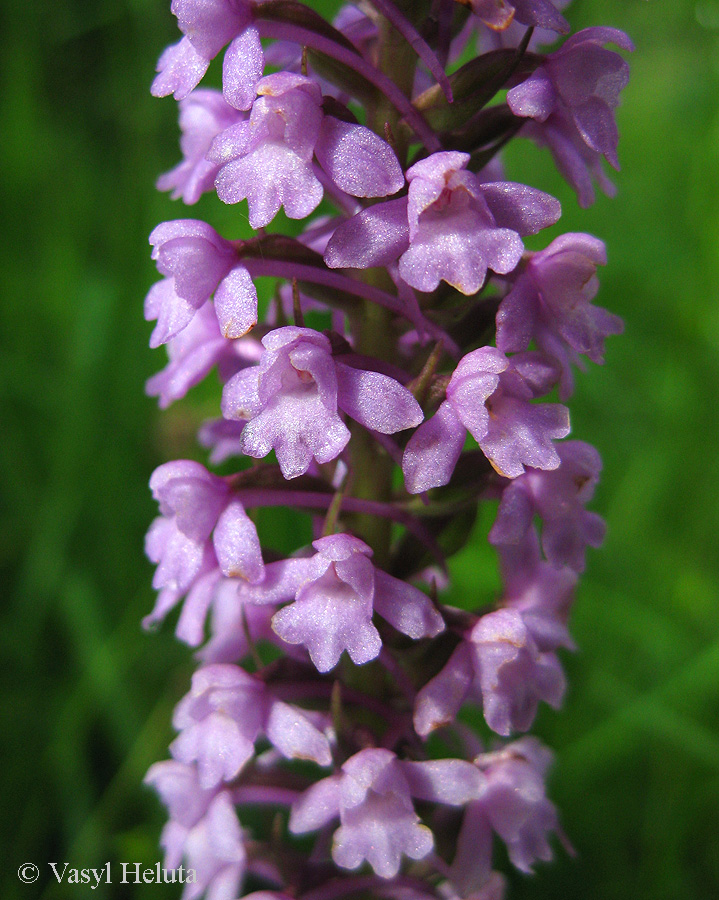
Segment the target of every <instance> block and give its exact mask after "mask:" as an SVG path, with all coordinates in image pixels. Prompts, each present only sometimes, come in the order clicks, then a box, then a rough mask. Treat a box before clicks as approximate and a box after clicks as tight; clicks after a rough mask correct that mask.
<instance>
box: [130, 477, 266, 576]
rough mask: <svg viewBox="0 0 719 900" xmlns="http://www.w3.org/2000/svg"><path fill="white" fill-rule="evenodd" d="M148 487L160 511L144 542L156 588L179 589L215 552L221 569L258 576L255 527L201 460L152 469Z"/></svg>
mask: <svg viewBox="0 0 719 900" xmlns="http://www.w3.org/2000/svg"><path fill="white" fill-rule="evenodd" d="M150 488H151V490H152V495H153V497H154V498H155V500H157V502H158V503H159V506H160V513H161V516H160V517H159V518H157V519H155V521H154V522H153V524H152V525H151V527H150V531H149V532H148V535H147V544H146V549H147V554H148V556H149V557H150V559H151V560H152V561H153V562H155V563H157V570H156V571H155V577H154V579H153V582H152V583H153V587H154V588H155V589H157V590H160V589H168V590H169V591H171V592H178V594H181V593H184V592H185V591H187V590H188V588H189V587H190V586H191V585H192V584H193V582H194V581H195V580H196V578H197V577H198V575H200V574H201V573H202V572H203V571H207V569H208V568H212V562H215V554H216V559H217V560H219V565H220V568H221V569H222V572H223V574H225V575H227V576H230V575H231V576H239V577H242V578H245V579H247V580H249V581H251V582H254V581H258V580H261V578H262V576H263V574H264V567H263V562H262V553H261V551H260V543H259V539H258V537H257V530H256V529H255V526H254V524H253V523H252V522H251V520H250V519H249V518H248V516H247V514H246V513H245V511H244V509H243V508H242V505H241V504H240V503H239V502H238V501H237V500H233V499H232V496H231V494H230V492H229V488H228V487H227V485H226V484H225V482H224V481H223V480H222V479H221V478H218V477H217V476H215V475H212V474H210V473H209V472H208V471H207V469H205V468H204V466H202V465H200V463H197V462H193V461H191V460H177V461H175V462H169V463H165V464H164V465H162V466H160V467H159V468H158V469H155V471H154V472H153V474H152V477H151V479H150ZM213 532H214V534H213ZM211 536H212V541H210V537H211ZM208 561H209V563H210V565H209V566H208ZM215 565H217V563H216V562H215Z"/></svg>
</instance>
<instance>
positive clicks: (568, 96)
mask: <svg viewBox="0 0 719 900" xmlns="http://www.w3.org/2000/svg"><path fill="white" fill-rule="evenodd" d="M609 43H612V44H616V45H617V46H618V47H620V48H621V49H622V50H633V49H634V47H633V44H632V42H631V41H630V40H629V38H628V37H627V36H626V34H624V32H623V31H619V30H618V29H616V28H585V29H584V31H579V32H577V34H574V35H572V37H570V38H568V39H567V40H566V41H565V42H564V44H563V45H562V46H561V47H560V49H559V50H557V51H556V52H554V53H551V54H549V56H547V58H546V59H545V61H544V63H543V64H542V65H541V66H540V67H539V68H538V69H536V70H535V71H534V73H533V74H532V75H531V76H530V77H529V78H528V79H527V80H526V81H524V82H522V83H521V84H519V85H517V86H516V87H513V88H511V89H510V90H509V92H508V93H507V102H508V103H509V106H510V109H511V110H512V112H513V113H514V114H515V115H516V116H522V117H526V118H530V119H533V120H534V121H535V123H539V124H536V125H534V126H533V128H532V129H531V130H526V129H525V133H526V134H529V135H532V136H537V137H538V138H539V141H540V142H541V143H546V144H547V146H548V147H549V149H550V150H551V152H552V155H553V156H554V159H555V162H556V163H557V167H558V168H559V170H560V171H561V172H562V174H563V175H564V177H565V178H566V179H567V181H568V182H569V183H570V184H571V185H572V187H573V188H574V189H575V190H576V191H577V194H578V197H579V203H580V206H589V205H590V204H591V203H592V202H593V200H594V191H593V189H592V182H591V176H592V175H593V176H594V177H596V178H597V179H598V180H599V181H600V184H601V186H602V187H603V189H604V190H606V188H607V186H609V187H610V190H611V182H609V185H607V180H606V178H604V177H603V176H601V177H600V173H601V172H602V169H601V163H600V156H604V158H605V159H606V160H607V161H608V162H609V163H610V165H612V166H613V167H614V168H615V169H618V168H619V160H618V159H617V142H618V140H619V132H618V131H617V125H616V122H615V120H614V110H615V109H616V107H617V106H618V105H619V94H620V93H621V91H622V89H623V88H624V87H625V86H626V84H627V81H628V80H629V66H628V65H627V63H626V62H625V61H624V60H623V59H622V57H621V56H619V54H618V53H614V52H613V51H611V50H606V49H605V48H604V46H603V45H604V44H609Z"/></svg>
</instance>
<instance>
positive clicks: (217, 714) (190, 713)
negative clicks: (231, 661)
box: [170, 665, 332, 789]
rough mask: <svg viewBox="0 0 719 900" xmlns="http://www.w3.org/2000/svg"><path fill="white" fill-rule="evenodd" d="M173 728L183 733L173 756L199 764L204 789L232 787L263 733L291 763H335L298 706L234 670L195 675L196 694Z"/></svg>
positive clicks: (206, 670) (224, 667)
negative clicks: (231, 784)
mask: <svg viewBox="0 0 719 900" xmlns="http://www.w3.org/2000/svg"><path fill="white" fill-rule="evenodd" d="M173 725H174V726H175V728H176V729H177V730H178V731H179V732H180V734H179V736H178V737H177V738H176V739H175V740H174V741H173V743H172V744H171V745H170V752H171V753H172V755H173V757H174V758H175V759H177V760H179V761H180V762H183V763H185V764H186V765H191V764H196V765H197V769H198V778H199V782H200V786H201V787H202V788H204V789H208V788H214V787H217V786H218V785H219V784H220V783H221V782H230V781H232V780H233V779H234V778H236V777H237V775H238V773H239V772H240V769H242V767H243V766H244V765H245V763H247V761H248V760H249V759H250V758H251V757H252V756H253V754H254V749H255V747H254V745H255V742H256V740H257V739H258V737H259V736H260V734H265V735H267V738H268V739H269V741H270V743H271V744H272V745H273V746H274V747H275V748H276V749H277V750H279V751H280V753H281V754H282V755H283V756H285V757H288V758H290V759H291V758H297V759H311V760H313V761H314V762H316V763H318V765H321V766H328V765H330V763H331V762H332V754H331V751H330V746H329V742H328V741H327V738H326V737H325V735H324V734H323V733H322V732H321V731H319V730H318V729H317V728H315V726H314V725H313V724H312V723H311V722H310V721H309V719H308V718H307V717H306V716H304V715H303V714H302V712H301V711H300V710H299V709H297V708H296V707H293V706H290V705H289V704H287V703H282V702H281V701H279V700H277V699H276V698H274V697H273V696H272V694H271V693H270V691H269V690H268V688H267V687H266V686H265V684H264V683H263V682H262V681H261V680H260V679H258V678H256V677H254V676H253V675H249V674H248V673H247V672H245V671H244V669H241V668H239V667H238V666H234V665H209V666H205V667H203V668H201V669H198V671H197V672H195V674H194V675H193V676H192V689H191V691H190V693H189V694H187V695H186V696H185V697H184V698H183V699H182V700H181V701H180V703H179V704H178V706H177V708H176V709H175V715H174V717H173Z"/></svg>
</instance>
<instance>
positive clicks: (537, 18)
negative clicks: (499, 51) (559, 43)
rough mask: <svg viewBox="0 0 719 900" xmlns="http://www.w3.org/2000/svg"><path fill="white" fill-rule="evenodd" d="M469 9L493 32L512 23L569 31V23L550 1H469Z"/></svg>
mask: <svg viewBox="0 0 719 900" xmlns="http://www.w3.org/2000/svg"><path fill="white" fill-rule="evenodd" d="M470 7H471V10H472V12H473V13H474V14H475V16H477V17H478V18H479V19H481V20H482V22H484V24H485V25H487V26H488V27H489V28H492V29H493V30H495V31H504V29H505V28H508V27H509V26H510V25H511V24H512V22H514V21H517V22H521V24H522V25H534V26H538V27H540V28H548V29H550V30H551V31H558V32H561V33H566V32H567V31H569V23H568V22H567V20H566V19H565V18H564V16H562V15H560V13H559V12H557V9H556V6H555V4H554V3H552V2H550V0H471V2H470Z"/></svg>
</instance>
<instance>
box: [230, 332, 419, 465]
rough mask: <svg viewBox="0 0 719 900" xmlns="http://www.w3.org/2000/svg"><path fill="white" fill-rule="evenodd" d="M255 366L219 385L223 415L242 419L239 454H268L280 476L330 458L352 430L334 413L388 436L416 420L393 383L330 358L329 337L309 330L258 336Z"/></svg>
mask: <svg viewBox="0 0 719 900" xmlns="http://www.w3.org/2000/svg"><path fill="white" fill-rule="evenodd" d="M262 344H263V345H264V347H265V352H264V354H263V356H262V360H261V361H260V364H259V366H256V367H253V368H250V369H244V370H242V371H240V372H238V373H237V374H236V375H235V376H234V377H233V378H232V379H230V381H229V382H228V383H227V384H226V385H225V388H224V391H223V394H222V413H223V415H224V416H225V418H226V419H245V420H247V424H246V425H245V428H244V430H243V432H242V437H241V447H242V452H243V453H245V454H247V455H248V456H254V457H256V458H261V457H263V456H267V454H268V453H269V452H270V451H271V450H274V451H275V453H276V454H277V461H278V462H279V464H280V468H281V469H282V474H283V475H284V476H285V478H295V477H297V476H298V475H302V474H303V473H304V472H306V471H307V469H308V468H309V466H310V463H311V462H312V459H313V458H314V459H315V460H316V461H317V462H318V463H326V462H329V461H330V460H333V459H335V458H336V457H337V456H338V455H339V454H340V453H341V452H342V450H343V449H344V447H345V445H346V444H347V442H348V440H349V437H350V433H349V430H348V428H347V426H346V425H345V424H344V422H343V421H342V419H341V417H340V410H342V411H344V412H345V413H347V414H348V415H349V416H351V418H353V419H355V420H356V421H358V422H360V423H361V424H362V425H364V426H365V427H367V428H371V429H373V430H374V431H379V432H381V433H382V434H394V433H395V432H396V431H402V430H403V429H405V428H412V427H414V426H415V425H418V424H419V423H420V422H421V421H422V418H423V416H422V410H421V409H420V407H419V404H418V403H417V401H416V400H415V399H414V397H413V396H412V394H411V393H410V392H409V391H408V390H407V389H406V388H404V387H402V385H401V384H399V382H397V381H395V380H394V379H393V378H390V377H389V376H387V375H382V374H380V373H379V372H368V371H364V370H362V369H354V368H352V367H350V366H348V365H346V364H345V363H341V362H337V361H335V360H334V359H333V357H332V350H331V345H330V342H329V339H328V338H327V337H325V335H323V334H320V333H319V332H317V331H313V330H312V329H310V328H296V327H294V326H288V327H286V328H278V329H277V330H275V331H272V332H270V333H269V334H267V335H265V337H264V338H263V339H262Z"/></svg>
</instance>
